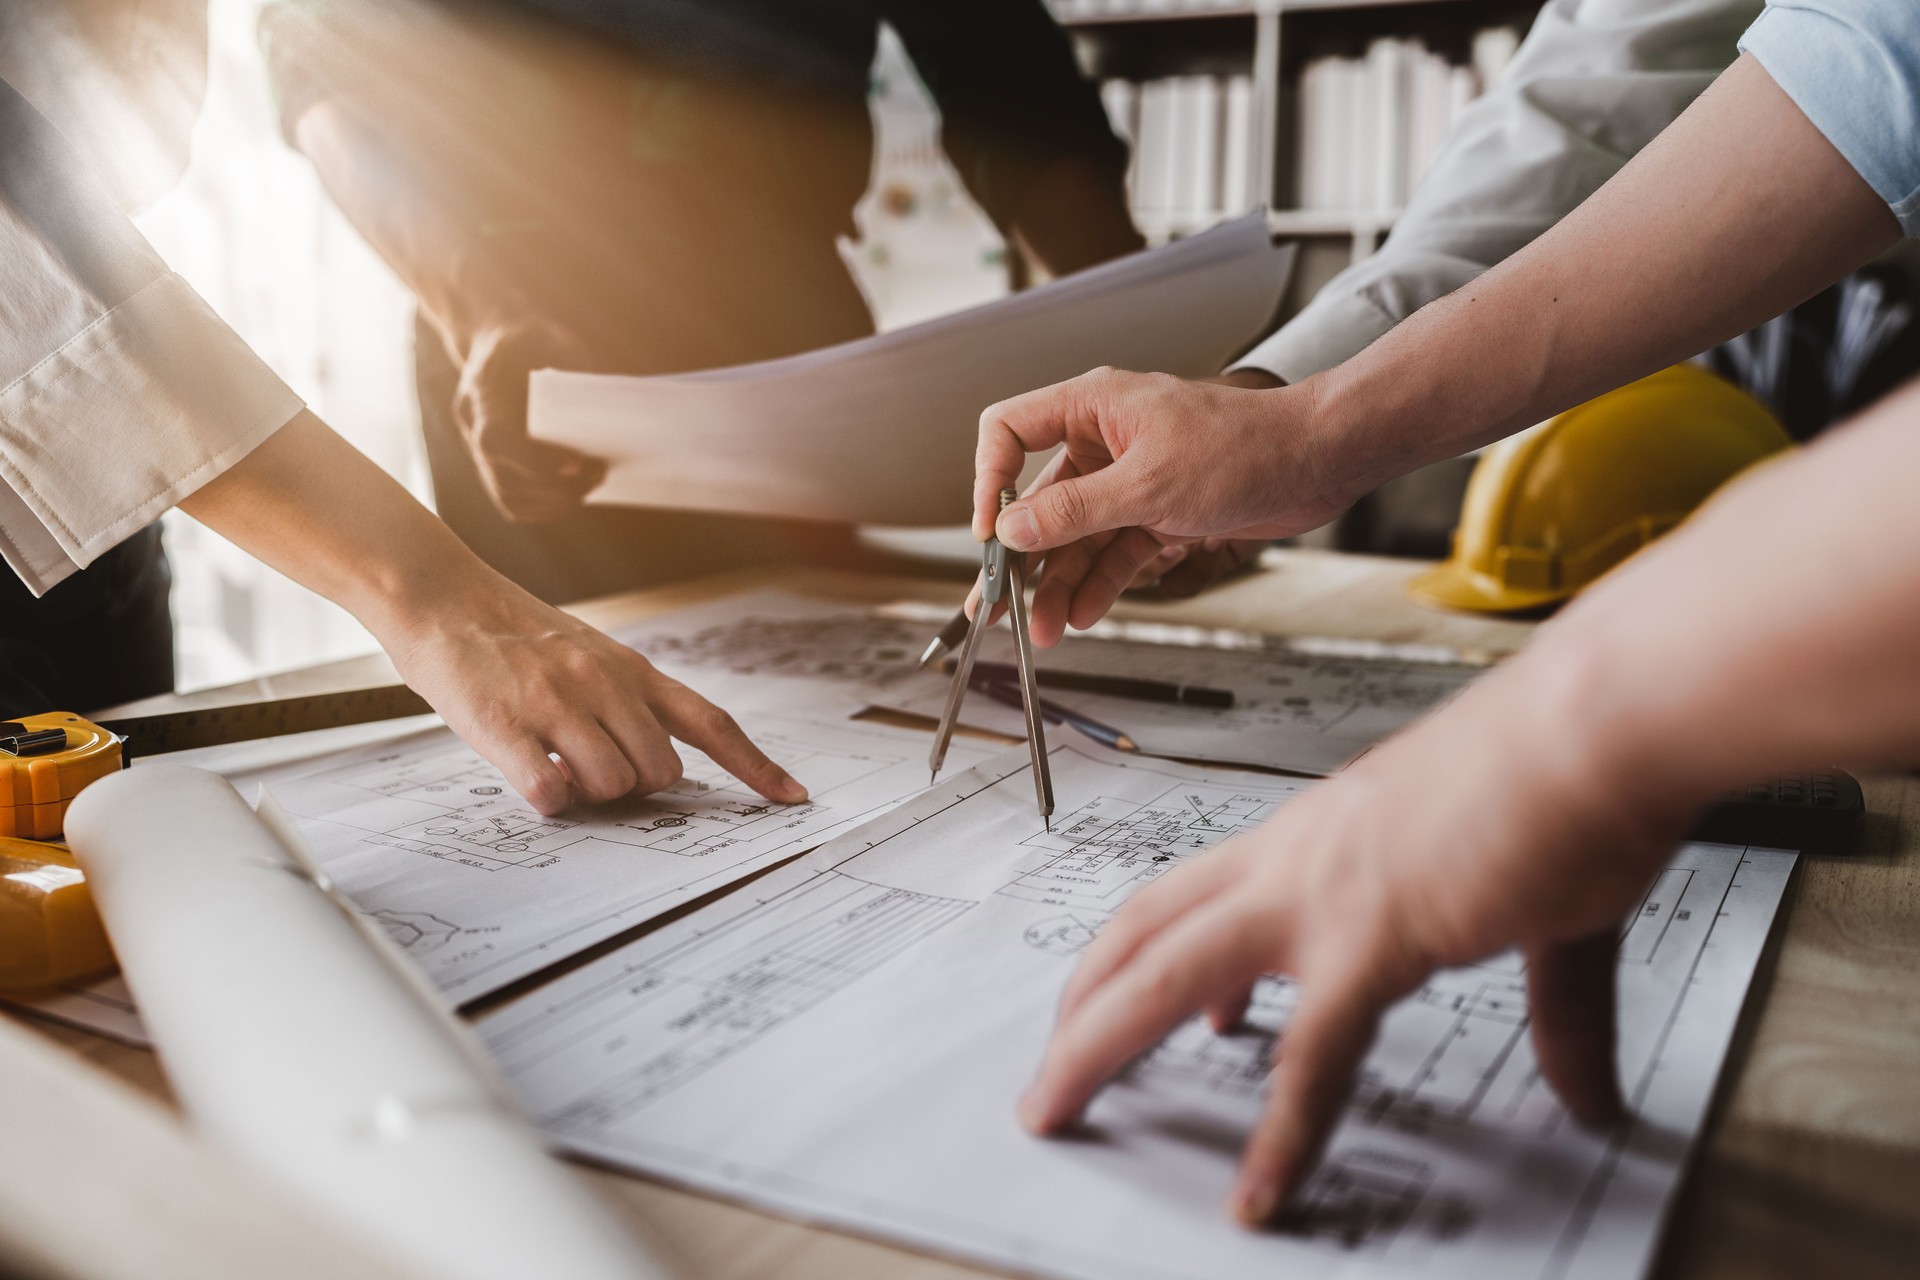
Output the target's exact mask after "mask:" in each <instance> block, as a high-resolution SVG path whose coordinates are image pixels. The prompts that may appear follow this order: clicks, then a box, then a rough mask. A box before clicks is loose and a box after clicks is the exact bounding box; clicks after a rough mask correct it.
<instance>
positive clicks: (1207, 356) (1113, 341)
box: [528, 214, 1293, 525]
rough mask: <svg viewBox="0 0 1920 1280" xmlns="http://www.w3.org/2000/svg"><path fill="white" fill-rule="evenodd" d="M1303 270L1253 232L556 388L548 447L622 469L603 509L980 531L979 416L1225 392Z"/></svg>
mask: <svg viewBox="0 0 1920 1280" xmlns="http://www.w3.org/2000/svg"><path fill="white" fill-rule="evenodd" d="M1292 262H1293V250H1292V248H1291V247H1286V248H1276V247H1275V246H1274V245H1273V243H1272V241H1271V238H1270V237H1269V235H1268V232H1267V227H1266V222H1265V219H1264V218H1263V217H1262V216H1261V215H1259V214H1250V215H1248V216H1247V217H1245V218H1242V219H1240V220H1238V221H1236V222H1233V223H1230V224H1228V225H1227V226H1224V227H1219V228H1216V229H1215V230H1214V231H1211V232H1209V233H1207V234H1205V235H1200V236H1194V237H1192V238H1191V239H1188V240H1183V241H1181V242H1179V243H1177V244H1173V245H1169V246H1167V247H1165V248H1163V249H1155V250H1151V251H1149V252H1145V253H1138V254H1134V255H1132V256H1130V257H1127V258H1123V259H1121V260H1120V261H1118V262H1113V263H1109V264H1107V265H1105V266H1102V267H1096V268H1094V269H1092V270H1090V271H1083V272H1081V273H1080V274H1078V275H1075V276H1070V277H1068V278H1066V279H1064V280H1060V281H1056V282H1054V283H1052V284H1048V285H1044V286H1041V287H1040V288H1036V289H1032V290H1029V291H1028V292H1026V293H1022V294H1017V295H1015V296H1013V297H1011V298H1006V299H1003V300H1001V301H998V302H994V303H989V304H988V305H986V306H981V307H975V308H973V309H972V310H969V311H963V312H960V313H958V314H956V315H952V316H945V317H942V318H941V319H938V320H930V321H928V322H926V323H924V324H918V325H914V326H911V327H909V328H905V329H897V330H894V331H892V332H890V333H884V334H880V335H878V336H876V337H872V338H864V339H861V340H860V341H858V342H849V343H844V344H842V345H840V346H837V347H829V348H826V349H824V350H821V351H814V352H809V353H806V354H804V355H798V356H791V357H788V358H786V359H782V360H772V361H766V362H764V363H761V364H752V365H740V366H735V367H732V368H726V369H714V370H708V371H705V372H701V373H690V374H678V375H672V376H666V377H655V378H632V377H621V376H615V375H608V374H586V373H563V372H559V371H555V370H542V371H540V372H538V373H535V374H534V375H533V381H532V391H531V401H530V403H529V408H528V417H529V423H530V426H531V429H532V431H533V434H534V435H535V436H537V437H539V438H540V439H543V440H551V441H554V442H556V443H559V444H565V445H570V446H572V447H573V448H575V449H579V450H580V451H582V452H584V453H588V454H592V455H594V456H596V457H602V458H606V459H608V460H609V461H610V462H611V463H612V466H611V468H610V469H609V471H608V474H607V478H606V480H605V482H604V483H602V484H601V486H600V487H599V488H598V489H596V490H595V491H594V492H593V493H592V494H591V495H590V496H589V499H588V500H589V501H590V502H597V503H613V504H626V505H633V506H648V507H676V508H687V509H694V510H705V511H735V512H745V513H750V514H756V515H769V516H789V517H800V518H809V519H819V520H838V521H851V522H857V523H865V524H894V525H923V524H952V523H958V522H960V521H964V520H965V519H966V518H967V517H968V515H969V513H970V505H969V504H970V502H971V495H972V489H973V454H974V445H975V441H976V437H977V432H978V425H979V416H980V412H981V410H983V409H985V408H986V407H987V406H989V405H991V404H993V403H994V402H995V401H997V400H1003V399H1005V398H1007V397H1008V396H1012V395H1017V394H1019V393H1020V392H1022V391H1028V390H1031V389H1033V388H1035V387H1042V386H1046V385H1048V384H1049V383H1054V382H1059V381H1062V380H1064V379H1066V378H1071V377H1074V376H1075V375H1077V374H1080V373H1084V372H1085V371H1087V370H1088V369H1091V368H1094V367H1096V366H1099V365H1103V364H1109V365H1116V366H1119V367H1122V368H1127V369H1137V370H1152V371H1158V372H1165V373H1177V374H1183V375H1186V376H1204V375H1208V374H1212V373H1215V372H1217V371H1218V370H1219V369H1220V368H1221V367H1222V366H1223V365H1224V364H1225V363H1226V362H1227V361H1228V360H1230V359H1231V358H1232V357H1233V356H1235V355H1236V354H1238V353H1239V352H1240V351H1241V350H1242V349H1243V348H1245V347H1246V346H1248V345H1249V344H1250V343H1251V342H1252V341H1253V340H1254V339H1256V338H1257V337H1259V336H1260V334H1261V332H1262V330H1263V329H1264V327H1265V325H1266V323H1267V321H1268V320H1269V318H1270V317H1271V316H1272V315H1273V312H1274V309H1275V307H1276V306H1277V305H1278V303H1279V301H1280V295H1281V291H1282V289H1283V288H1284V287H1285V285H1286V282H1287V275H1288V272H1289V270H1290V269H1291V266H1292Z"/></svg>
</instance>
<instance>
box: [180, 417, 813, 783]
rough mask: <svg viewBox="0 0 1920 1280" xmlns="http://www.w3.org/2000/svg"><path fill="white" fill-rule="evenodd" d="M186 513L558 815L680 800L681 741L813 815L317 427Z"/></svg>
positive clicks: (652, 683) (692, 710) (626, 657)
mask: <svg viewBox="0 0 1920 1280" xmlns="http://www.w3.org/2000/svg"><path fill="white" fill-rule="evenodd" d="M181 507H182V508H183V509H184V510H185V511H186V512H187V513H188V514H189V515H192V516H193V517H194V518H196V519H198V520H201V521H203V522H204V523H206V524H207V525H209V526H210V527H212V528H213V529H215V530H217V531H218V532H220V533H222V534H224V535H226V536H227V537H229V538H231V539H232V540H233V541H234V542H236V543H238V544H239V545H240V546H241V547H243V548H244V549H246V550H247V551H250V552H252V553H253V554H254V555H256V556H258V557H259V558H260V559H262V560H264V561H266V562H267V563H268V564H270V565H272V566H273V567H274V568H276V569H279V570H281V571H282V572H284V573H286V574H287V575H288V576H290V577H292V578H294V579H295V580H296V581H298V582H301V583H303V584H304V585H306V586H308V587H311V588H312V589H313V590H315V591H318V592H320V593H321V594H323V595H325V596H327V597H329V598H330V599H332V600H335V601H337V602H338V603H339V604H341V605H342V606H344V607H345V608H346V609H347V610H348V611H349V612H351V613H352V614H353V615H354V616H355V617H357V618H359V619H360V621H361V622H362V623H364V624H365V625H366V627H367V629H368V630H369V631H371V632H372V633H373V634H374V637H375V638H376V639H378V640H379V641H380V644H381V647H383V648H384V649H385V650H386V651H387V653H388V655H389V656H391V657H392V659H393V663H394V666H395V667H397V668H398V669H399V671H400V674H401V676H402V677H403V678H404V679H405V680H406V682H407V683H408V684H409V685H411V686H412V687H413V688H414V689H415V690H416V691H417V692H418V693H420V694H421V696H423V697H425V698H426V700H427V701H428V702H430V703H432V704H433V709H434V710H435V711H438V712H439V713H440V714H441V715H442V716H443V717H445V718H446V721H447V723H448V724H449V725H450V726H452V728H453V730H454V731H455V732H456V733H458V734H459V735H460V736H461V737H463V738H465V739H466V740H467V741H468V742H469V743H470V744H471V745H472V746H473V747H474V749H475V750H477V751H479V753H480V754H481V755H483V756H485V757H486V758H487V760H488V761H490V762H491V763H492V764H493V765H494V766H495V767H496V768H498V769H499V770H500V772H501V773H503V774H504V775H506V779H507V781H508V782H509V783H511V784H512V786H513V789H514V790H515V791H518V792H519V793H520V794H521V795H522V796H524V797H525V798H526V800H527V802H528V803H529V804H531V805H533V806H534V807H535V808H537V809H539V810H540V811H541V812H542V813H555V812H558V811H559V810H561V809H563V808H565V807H566V806H567V805H568V804H570V803H572V802H574V801H589V802H595V801H605V800H613V799H616V798H618V797H620V796H623V795H626V794H627V793H628V792H630V791H643V792H644V791H654V790H658V789H659V788H661V787H665V786H669V785H671V784H672V783H673V782H674V781H676V780H677V779H678V778H679V777H680V759H679V757H678V756H677V755H676V754H675V752H674V749H673V743H672V741H671V739H672V738H678V739H679V740H680V741H682V742H685V743H687V744H688V745H690V746H694V747H698V748H699V749H700V750H702V751H704V752H706V753H707V754H708V755H709V756H711V757H713V759H714V761H715V762H716V763H718V764H719V765H720V766H721V767H722V768H725V769H726V770H727V771H728V772H730V773H732V774H733V775H734V776H735V777H736V778H739V779H740V780H741V781H742V782H744V783H746V784H747V785H748V786H750V787H752V788H753V789H754V790H755V791H758V792H759V793H760V794H761V795H763V796H766V797H767V798H768V799H769V800H776V801H780V802H782V803H797V802H799V801H802V800H805V799H806V796H807V793H806V789H805V788H804V787H802V786H801V785H800V784H799V783H798V782H797V781H795V780H794V779H793V778H792V777H790V776H788V774H787V773H786V771H785V770H783V769H781V768H780V766H779V765H777V764H775V763H774V762H773V761H771V760H769V759H768V758H767V757H766V755H765V754H764V753H762V752H761V750H760V749H759V748H758V747H756V746H754V745H753V743H752V742H751V741H749V740H748V738H747V736H746V734H744V733H743V732H741V730H740V726H738V725H737V724H735V723H734V722H733V720H732V718H731V717H729V716H728V715H727V714H726V713H725V712H723V711H721V710H720V709H719V708H718V707H715V706H714V705H713V704H712V703H710V702H708V701H707V700H706V699H704V698H702V697H700V696H699V695H698V694H696V693H694V692H693V691H692V690H691V689H688V688H687V687H686V686H685V685H683V684H681V683H679V682H678V681H676V680H670V679H668V678H667V677H666V676H663V675H661V674H660V673H659V672H658V671H656V670H654V668H653V666H652V664H650V663H649V662H648V661H647V660H646V659H645V658H643V657H641V656H640V655H639V654H637V653H635V652H634V651H633V650H631V649H629V648H627V647H626V646H625V645H622V644H619V643H616V642H615V641H613V640H610V639H608V638H607V637H606V636H604V635H602V634H600V633H599V632H598V631H595V630H594V629H593V628H591V627H589V626H587V625H586V624H585V623H582V622H579V621H578V620H576V619H574V618H572V617H569V616H568V615H567V614H564V613H562V612H560V611H559V610H558V609H555V608H552V607H551V606H549V605H545V604H542V603H541V602H540V601H538V600H536V599H534V598H533V597H532V596H531V595H528V594H527V593H526V592H525V591H522V590H521V589H520V588H519V587H517V586H515V585H513V583H511V582H509V581H507V580H506V579H505V578H503V577H501V576H500V575H499V574H498V573H495V572H494V571H493V570H492V569H490V568H488V567H487V566H486V565H485V564H483V563H481V562H480V560H479V559H478V558H477V557H475V556H474V554H473V553H472V552H471V551H469V550H467V548H466V546H465V545H464V544H462V543H461V541H460V540H459V539H458V538H456V537H454V536H453V534H452V533H451V532H450V531H449V530H448V529H447V527H446V526H445V525H443V524H441V523H440V522H439V521H438V520H436V519H434V518H433V515H432V513H431V512H429V511H427V509H426V508H424V507H422V506H421V505H420V504H419V503H417V502H415V501H414V500H413V498H412V497H411V496H410V495H409V494H408V493H407V491H406V490H405V489H402V488H401V487H400V486H399V485H398V484H396V483H394V481H393V480H392V479H391V478H390V477H389V476H387V474H386V473H385V472H383V471H381V470H380V469H379V468H378V467H376V466H374V465H373V464H372V463H371V462H369V461H367V459H366V458H365V456H363V455H362V454H360V453H359V452H357V451H356V450H355V449H354V448H353V446H351V445H349V444H348V443H347V442H346V441H344V440H342V439H341V438H340V437H339V436H337V435H335V434H334V433H333V432H332V431H330V430H328V429H327V427H326V425H325V424H324V423H322V422H321V421H320V420H319V419H318V418H315V417H314V416H313V415H312V414H310V413H302V414H301V415H300V416H299V417H297V418H295V419H294V420H293V421H292V422H290V423H288V424H287V425H286V426H284V427H282V428H281V429H280V430H279V431H278V432H276V433H274V435H272V436H271V437H269V438H268V439H267V440H266V441H265V442H264V443H263V444H261V445H260V446H259V447H258V448H256V449H254V451H253V452H252V453H250V454H248V455H247V456H246V457H245V458H243V459H241V460H240V461H239V462H238V463H235V464H234V465H233V466H232V467H231V468H230V469H228V470H227V471H226V472H224V473H222V474H221V475H220V476H218V477H216V478H215V479H214V480H212V481H209V482H208V483H207V484H206V485H205V486H204V487H202V488H201V489H200V490H199V491H198V492H197V493H195V494H193V495H192V496H191V497H190V498H188V499H187V500H186V501H184V502H182V503H181Z"/></svg>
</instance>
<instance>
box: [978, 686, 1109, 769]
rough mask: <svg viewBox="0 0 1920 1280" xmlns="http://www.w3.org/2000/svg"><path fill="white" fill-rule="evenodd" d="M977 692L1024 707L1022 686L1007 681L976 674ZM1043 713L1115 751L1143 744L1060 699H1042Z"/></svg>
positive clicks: (1046, 717) (998, 700)
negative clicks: (1049, 700)
mask: <svg viewBox="0 0 1920 1280" xmlns="http://www.w3.org/2000/svg"><path fill="white" fill-rule="evenodd" d="M970 685H971V687H972V688H973V689H974V691H975V692H977V693H981V694H984V695H985V696H987V697H989V698H991V699H993V700H994V701H995V702H997V703H999V704H1000V705H1001V706H1003V707H1012V708H1013V709H1014V710H1015V711H1019V710H1022V709H1023V706H1022V703H1021V701H1020V686H1019V685H1017V684H1007V683H1006V682H1005V681H1002V680H996V679H993V678H991V677H986V678H983V677H981V676H979V675H976V676H975V677H974V678H973V680H972V681H971V682H970ZM1040 714H1041V715H1042V716H1043V717H1045V719H1046V721H1047V723H1049V724H1065V725H1070V726H1071V727H1073V728H1075V729H1078V730H1079V731H1080V732H1081V733H1084V734H1086V735H1087V736H1088V737H1089V738H1092V739H1093V740H1094V741H1095V742H1097V743H1099V744H1100V745H1101V746H1103V747H1112V748H1113V749H1114V750H1115V751H1138V750H1139V749H1140V744H1139V743H1137V742H1135V741H1134V740H1133V739H1132V738H1129V737H1128V736H1127V735H1126V734H1124V733H1122V732H1121V731H1120V730H1118V729H1116V728H1114V727H1113V726H1112V725H1110V724H1101V723H1100V722H1099V721H1098V720H1095V719H1094V718H1093V717H1092V716H1089V715H1082V714H1081V713H1080V712H1078V711H1075V710H1074V709H1073V708H1071V707H1063V706H1061V705H1060V704H1059V703H1057V702H1048V701H1047V700H1046V699H1045V698H1042V699H1040Z"/></svg>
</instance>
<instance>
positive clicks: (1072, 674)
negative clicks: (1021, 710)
mask: <svg viewBox="0 0 1920 1280" xmlns="http://www.w3.org/2000/svg"><path fill="white" fill-rule="evenodd" d="M974 670H976V671H983V672H985V673H987V674H988V675H990V676H992V677H993V678H994V679H996V680H1013V679H1018V677H1019V673H1018V672H1016V671H1015V670H1014V668H1012V667H1010V666H1008V665H1007V664H1006V663H1004V662H987V661H984V660H983V661H980V662H976V663H975V664H974ZM1033 676H1034V679H1035V680H1036V681H1038V682H1039V683H1040V685H1041V687H1042V688H1047V689H1074V690H1077V691H1078V692H1080V693H1104V694H1107V695H1108V696H1110V697H1115V698H1132V699H1133V700H1134V701H1136V702H1177V703H1180V704H1182V705H1185V706H1189V707H1215V708H1221V709H1224V708H1227V707H1231V706H1232V705H1233V690H1231V689H1210V688H1208V687H1207V686H1206V685H1200V684H1174V683H1172V682H1170V681H1166V680H1142V679H1138V678H1136V677H1134V676H1102V675H1094V674H1091V673H1088V672H1083V671H1049V670H1047V669H1046V668H1044V667H1043V668H1041V669H1039V670H1036V671H1035V672H1034V673H1033Z"/></svg>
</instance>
